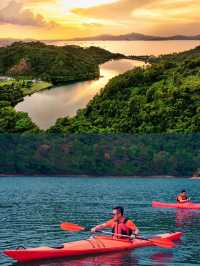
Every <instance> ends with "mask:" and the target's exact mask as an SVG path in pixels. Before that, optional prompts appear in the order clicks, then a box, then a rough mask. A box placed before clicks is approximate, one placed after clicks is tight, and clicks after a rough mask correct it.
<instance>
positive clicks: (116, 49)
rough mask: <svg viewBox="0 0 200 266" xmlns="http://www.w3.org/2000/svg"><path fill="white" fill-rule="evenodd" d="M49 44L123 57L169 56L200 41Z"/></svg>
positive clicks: (192, 46)
mask: <svg viewBox="0 0 200 266" xmlns="http://www.w3.org/2000/svg"><path fill="white" fill-rule="evenodd" d="M50 43H51V44H54V45H58V46H63V45H67V44H75V45H80V46H83V47H89V46H98V47H101V48H104V49H106V50H108V51H111V52H113V53H122V54H125V55H161V54H169V53H176V52H182V51H185V50H189V49H192V48H194V47H196V46H198V45H200V41H97V42H94V41H93V42H91V41H87V42H83V41H82V42H66V41H54V42H50Z"/></svg>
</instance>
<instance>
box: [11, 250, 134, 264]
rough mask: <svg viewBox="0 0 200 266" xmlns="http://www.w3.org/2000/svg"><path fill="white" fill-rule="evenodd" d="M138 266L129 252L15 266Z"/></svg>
mask: <svg viewBox="0 0 200 266" xmlns="http://www.w3.org/2000/svg"><path fill="white" fill-rule="evenodd" d="M47 265H48V266H123V265H132V266H137V265H139V264H138V260H137V258H136V257H135V256H134V254H132V253H131V252H129V251H125V252H120V253H111V254H101V255H96V256H87V257H83V256H82V257H79V258H74V259H69V258H68V259H67V258H62V259H55V260H49V261H47V260H46V261H41V262H32V263H26V264H24V263H23V264H22V263H16V264H13V266H47Z"/></svg>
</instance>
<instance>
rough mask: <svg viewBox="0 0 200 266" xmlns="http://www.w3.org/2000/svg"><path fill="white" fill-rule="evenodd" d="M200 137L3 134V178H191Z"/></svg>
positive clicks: (0, 160) (199, 151)
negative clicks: (99, 176) (9, 176)
mask: <svg viewBox="0 0 200 266" xmlns="http://www.w3.org/2000/svg"><path fill="white" fill-rule="evenodd" d="M199 162H200V134H185V135H184V134H147V135H132V134H113V135H111V134H67V135H61V134H59V135H57V134H47V133H43V134H35V135H33V134H25V135H24V134H23V135H22V134H3V135H2V134H0V174H19V175H20V174H24V175H83V174H86V175H106V176H115V175H118V176H119V175H121V176H155V175H159V176H161V175H170V176H180V177H183V176H192V175H193V173H194V172H196V170H197V169H198V168H200V167H199V166H200V164H199Z"/></svg>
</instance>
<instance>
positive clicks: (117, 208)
mask: <svg viewBox="0 0 200 266" xmlns="http://www.w3.org/2000/svg"><path fill="white" fill-rule="evenodd" d="M113 210H117V211H118V212H120V213H121V215H123V214H124V208H123V207H121V206H117V207H114V208H113Z"/></svg>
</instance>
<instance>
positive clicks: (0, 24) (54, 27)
mask: <svg viewBox="0 0 200 266" xmlns="http://www.w3.org/2000/svg"><path fill="white" fill-rule="evenodd" d="M131 32H137V33H143V34H151V35H161V36H167V35H175V34H187V35H195V34H200V5H199V0H73V1H72V0H3V1H1V2H0V38H20V39H21V38H22V39H25V38H31V39H41V40H44V39H70V38H74V37H83V36H94V35H99V34H113V35H117V34H126V33H131Z"/></svg>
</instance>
